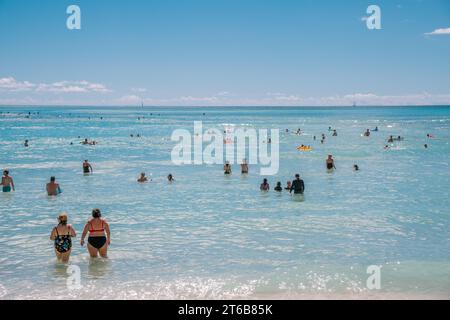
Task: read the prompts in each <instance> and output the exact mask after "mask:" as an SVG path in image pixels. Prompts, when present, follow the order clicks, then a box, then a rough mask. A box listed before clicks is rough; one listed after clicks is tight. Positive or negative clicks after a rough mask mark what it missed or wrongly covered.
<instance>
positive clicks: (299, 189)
mask: <svg viewBox="0 0 450 320" xmlns="http://www.w3.org/2000/svg"><path fill="white" fill-rule="evenodd" d="M329 131H330V132H332V136H337V130H336V129H332V128H331V127H329ZM377 131H378V127H376V128H375V129H373V130H370V129H367V130H366V131H365V132H364V133H363V134H362V135H363V136H365V137H369V136H370V134H371V132H377ZM286 132H289V130H288V129H286ZM295 134H297V135H301V134H302V131H301V129H300V128H299V129H298V130H297V131H296V132H295ZM130 136H131V137H134V136H136V137H140V135H139V134H137V135H130ZM427 137H428V138H430V139H431V138H434V137H433V136H432V135H431V134H427ZM313 139H314V140H316V136H314V137H313ZM325 139H326V137H325V134H323V133H322V138H321V143H324V141H325ZM403 139H404V138H403V137H401V136H397V137H394V136H392V135H391V136H389V138H388V140H387V142H388V143H393V142H395V141H402V140H403ZM270 142H271V141H270V140H268V143H270ZM80 143H81V144H83V145H95V144H96V142H95V141H94V140H92V141H89V140H88V139H84V140H83V141H82V142H80ZM24 146H25V147H28V146H29V141H28V140H25V142H24ZM301 147H302V149H304V148H311V147H310V146H305V145H302V146H301ZM388 147H389V146H388V145H386V147H385V148H388ZM425 148H428V145H427V144H425ZM325 166H326V169H327V170H328V171H329V172H330V171H333V170H335V169H336V166H335V162H334V158H333V156H332V155H328V157H327V159H326V160H325ZM240 168H241V174H244V175H246V174H248V173H249V164H248V162H247V160H246V159H243V160H242V162H241V163H240ZM82 169H83V174H86V175H87V174H92V173H93V168H92V165H91V164H90V163H89V161H88V160H84V162H83V164H82ZM353 170H354V171H359V170H360V169H359V166H358V165H357V164H354V165H353ZM223 171H224V174H225V175H230V174H232V168H231V164H230V163H229V162H226V163H225V165H224V166H223ZM167 180H168V181H169V182H173V181H175V179H174V177H173V175H172V174H169V175H168V176H167ZM148 181H152V180H151V178H150V179H149V178H147V176H146V174H145V172H142V173H141V175H140V177H139V178H138V179H137V182H139V183H145V182H148ZM0 186H1V187H2V191H3V192H11V191H15V186H14V180H13V178H12V177H11V176H10V175H9V171H8V170H4V171H3V176H2V179H1V184H0ZM260 190H261V191H263V192H268V191H270V184H269V182H268V180H267V179H264V180H263V182H262V183H261V185H260ZM283 190H285V191H288V192H289V193H290V194H292V193H293V194H299V195H303V194H304V192H305V182H304V181H303V180H302V179H301V177H300V174H296V175H295V178H294V179H293V180H292V181H287V183H286V186H285V187H284V188H283V187H282V185H281V182H280V181H278V182H277V183H276V186H275V188H274V191H276V192H282V191H283ZM46 191H47V194H48V196H57V195H58V194H61V193H62V189H61V187H60V185H59V184H58V183H57V182H56V177H54V176H52V177H51V178H50V182H48V183H47V184H46ZM57 220H58V224H57V225H56V226H55V227H54V228H53V229H52V231H51V234H50V239H51V240H52V241H53V242H54V249H55V254H56V257H57V259H58V260H60V261H63V262H67V261H68V260H69V257H70V254H71V251H72V238H75V237H76V235H77V234H76V231H75V229H74V228H73V227H72V226H71V225H70V224H68V215H67V213H65V212H63V213H61V214H60V215H59V216H58V219H57ZM86 236H88V240H87V250H88V252H89V255H90V256H91V257H93V258H94V257H98V256H101V257H104V258H106V257H107V253H108V246H109V245H110V243H111V231H110V227H109V224H108V222H107V221H106V220H105V219H103V218H102V215H101V212H100V210H99V209H93V210H92V218H91V219H89V220H88V221H87V223H86V224H85V226H84V228H83V231H82V235H81V240H80V245H81V246H84V244H85V238H86Z"/></svg>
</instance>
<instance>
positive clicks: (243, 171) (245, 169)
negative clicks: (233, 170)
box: [241, 159, 248, 174]
mask: <svg viewBox="0 0 450 320" xmlns="http://www.w3.org/2000/svg"><path fill="white" fill-rule="evenodd" d="M241 174H248V163H247V159H242V163H241Z"/></svg>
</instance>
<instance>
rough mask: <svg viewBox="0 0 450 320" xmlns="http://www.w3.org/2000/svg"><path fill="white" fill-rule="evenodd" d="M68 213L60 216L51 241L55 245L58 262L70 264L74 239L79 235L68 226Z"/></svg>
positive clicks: (51, 235)
mask: <svg viewBox="0 0 450 320" xmlns="http://www.w3.org/2000/svg"><path fill="white" fill-rule="evenodd" d="M67 220H68V216H67V213H65V212H63V213H61V214H60V215H59V216H58V225H57V226H56V227H54V228H53V230H52V233H51V234H50V240H52V241H54V243H55V254H56V258H57V259H58V260H61V261H62V262H68V261H69V257H70V252H71V251H72V238H74V237H76V236H77V234H76V232H75V230H74V229H73V228H72V226H71V225H70V224H67Z"/></svg>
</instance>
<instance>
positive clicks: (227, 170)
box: [223, 161, 231, 174]
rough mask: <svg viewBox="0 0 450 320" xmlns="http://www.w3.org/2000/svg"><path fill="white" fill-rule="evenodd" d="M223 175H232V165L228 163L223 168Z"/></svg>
mask: <svg viewBox="0 0 450 320" xmlns="http://www.w3.org/2000/svg"><path fill="white" fill-rule="evenodd" d="M223 173H224V174H231V165H230V163H229V162H228V161H227V162H226V163H225V165H224V166H223Z"/></svg>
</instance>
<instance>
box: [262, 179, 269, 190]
mask: <svg viewBox="0 0 450 320" xmlns="http://www.w3.org/2000/svg"><path fill="white" fill-rule="evenodd" d="M259 190H261V191H269V190H270V186H269V183H268V182H267V179H264V180H263V183H261V185H260V186H259Z"/></svg>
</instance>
